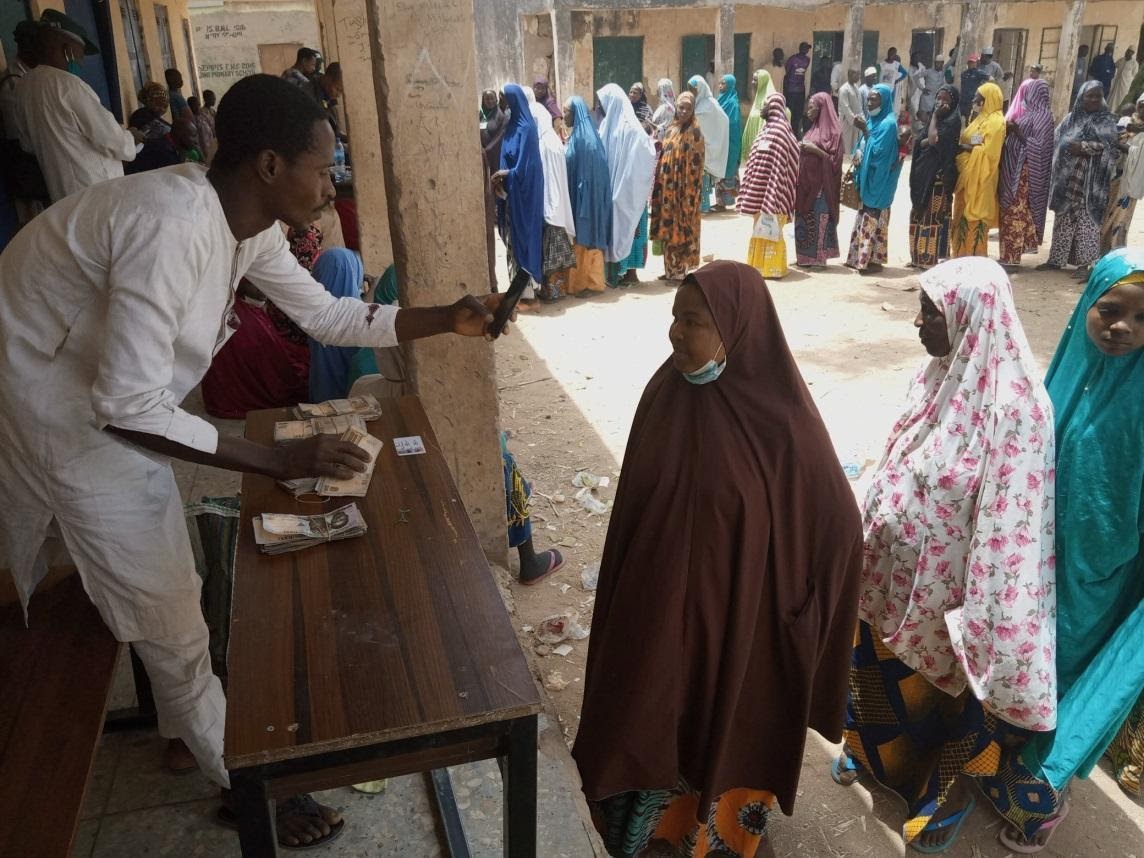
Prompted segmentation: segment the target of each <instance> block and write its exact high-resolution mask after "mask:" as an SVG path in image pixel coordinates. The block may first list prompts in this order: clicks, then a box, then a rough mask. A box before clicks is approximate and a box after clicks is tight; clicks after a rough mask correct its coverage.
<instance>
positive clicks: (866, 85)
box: [858, 66, 878, 116]
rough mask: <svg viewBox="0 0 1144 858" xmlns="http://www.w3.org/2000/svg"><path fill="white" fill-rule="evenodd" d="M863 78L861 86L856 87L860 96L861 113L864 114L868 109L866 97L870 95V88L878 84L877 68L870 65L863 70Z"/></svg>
mask: <svg viewBox="0 0 1144 858" xmlns="http://www.w3.org/2000/svg"><path fill="white" fill-rule="evenodd" d="M864 74H865V79H864V82H863V83H862V85H861V86H859V87H858V95H859V96H861V98H862V115H863V116H865V115H866V114H867V113H868V112H869V110H868V109H867V107H866V99H867V98H869V97H870V90H872V89H873V88H874V87H875V86H877V84H878V69H876V68H875V67H874V66H870V67H869V68H867V69H866V71H865V73H864Z"/></svg>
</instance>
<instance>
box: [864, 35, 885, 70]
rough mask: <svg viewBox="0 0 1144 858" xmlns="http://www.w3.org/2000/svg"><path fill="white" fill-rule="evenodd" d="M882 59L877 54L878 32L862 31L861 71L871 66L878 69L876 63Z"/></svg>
mask: <svg viewBox="0 0 1144 858" xmlns="http://www.w3.org/2000/svg"><path fill="white" fill-rule="evenodd" d="M880 59H882V57H881V56H880V55H879V54H878V31H877V30H864V31H863V32H862V69H863V71H865V70H866V69H868V68H870V66H873V67H874V68H878V61H879V60H880Z"/></svg>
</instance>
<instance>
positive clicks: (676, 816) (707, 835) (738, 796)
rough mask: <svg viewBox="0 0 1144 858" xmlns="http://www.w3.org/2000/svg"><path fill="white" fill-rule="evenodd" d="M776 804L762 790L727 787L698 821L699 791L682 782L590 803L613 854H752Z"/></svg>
mask: <svg viewBox="0 0 1144 858" xmlns="http://www.w3.org/2000/svg"><path fill="white" fill-rule="evenodd" d="M774 802H775V797H774V796H773V795H772V794H771V793H769V792H766V791H764V790H749V789H732V790H728V791H727V792H725V793H723V794H722V795H721V796H719V799H718V800H717V801H716V803H715V805H714V806H713V807H712V808H710V809H709V810H708V811H707V812H706V813H705V814H704V816H705V818H704V819H703V820H702V821H701V820H700V818H699V817H700V808H699V793H698V792H697V791H695V790H692V789H691V788H690V787H688V786H687V784H685V783H683V782H682V781H681V782H680V784H679V786H678V787H676V788H675V789H673V790H641V791H632V792H624V793H620V794H619V795H616V796H612V797H611V798H607V799H605V800H603V801H599V802H589V805H590V807H591V809H592V819H593V821H594V822H595V824H596V828H597V829H599V831H600V835H601V836H602V837H603V839H604V846H605V848H606V849H607V850H608V854H609V855H613V856H617V858H630V856H634V855H644V854H647V855H665V856H666V855H670V856H678V858H706V856H710V858H716V856H717V858H754V855H755V852H756V850H758V848H759V844H760V843H761V842H762V840H763V838H764V837H765V836H766V832H767V816H768V814H769V813H770V810H771V807H773V805H774ZM645 850H646V852H645Z"/></svg>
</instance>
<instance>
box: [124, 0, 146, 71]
mask: <svg viewBox="0 0 1144 858" xmlns="http://www.w3.org/2000/svg"><path fill="white" fill-rule="evenodd" d="M119 14H120V15H121V16H122V18H123V35H124V39H125V40H126V42H127V60H128V62H130V63H131V79H132V81H133V82H134V83H135V92H136V93H138V92H139V91H140V90H141V89H143V84H145V83H147V82H148V81H149V80H151V64H150V63H149V62H147V49H146V48H145V47H144V45H143V28H142V27H141V26H140V24H139V7H138V5H136V0H119Z"/></svg>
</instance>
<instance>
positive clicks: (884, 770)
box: [844, 622, 1061, 843]
mask: <svg viewBox="0 0 1144 858" xmlns="http://www.w3.org/2000/svg"><path fill="white" fill-rule="evenodd" d="M844 735H845V741H846V749H847V750H848V751H849V753H850V755H851V756H852V757H853V759H854V760H855V762H857V763H858V764H859V765H860V766H861V767H862V768H863V769H864V770H865V772H866V773H868V774H870V775H872V776H873V777H874V778H875V779H876V780H877V781H878V782H879V783H880V784H882V785H883V786H885V787H887V788H888V789H890V790H892V791H893V792H895V793H897V795H898V796H899V797H900V798H901V799H902V800H903V801H904V802H905V803H906V807H907V819H906V823H905V825H904V827H903V830H902V837H903V838H904V839H905V841H906V842H907V843H909V842H910V841H911V840H913V839H914V838H915V837H917V836H918V835H919V834H921V832H922V831H923V830H924V829H925V827H926V824H927V823H928V822H929V821H930V819H932V818H933V817H934V816H935V815H937V814H938V812H939V811H940V810H941V809H942V807H943V806H944V805H945V803H946V801H947V800H948V798H949V795H950V792H951V791H952V789H953V786H954V783H955V782H956V781H957V778H958V776H959V775H963V774H964V775H968V776H970V777H973V778H976V779H978V781H979V783H980V785H981V789H982V792H983V793H984V794H985V796H986V797H987V798H988V799H989V800H990V801H991V802H992V803H993V805H994V807H995V808H996V809H997V811H998V812H999V813H1000V814H1001V815H1002V816H1004V817H1005V818H1006V819H1007V820H1008V821H1009V822H1010V823H1011V824H1013V825H1014V826H1015V827H1016V828H1019V829H1020V830H1021V831H1023V832H1024V833H1025V836H1026V837H1032V835H1033V834H1034V833H1035V832H1036V830H1037V829H1038V828H1039V827H1040V826H1041V825H1042V824H1043V823H1045V822H1046V821H1048V820H1049V819H1051V818H1052V817H1053V816H1054V815H1056V813H1057V812H1058V810H1059V809H1060V799H1061V795H1060V794H1059V793H1057V792H1056V791H1055V790H1054V789H1053V788H1052V787H1051V786H1050V785H1049V784H1047V783H1045V782H1043V781H1040V780H1038V779H1037V778H1035V777H1034V776H1033V775H1032V774H1031V773H1030V772H1029V771H1028V770H1027V769H1025V768H1024V766H1022V765H1021V763H1020V759H1019V758H1020V750H1021V746H1022V745H1023V744H1024V742H1025V740H1026V739H1027V737H1028V736H1029V735H1030V734H1029V733H1028V731H1025V730H1020V729H1018V728H1016V727H1013V726H1012V725H1009V724H1007V723H1005V722H1004V721H1001V720H999V719H997V718H996V717H995V716H993V715H992V714H990V713H989V712H986V711H985V709H984V708H983V707H982V706H981V703H980V702H979V701H978V700H977V699H976V698H975V697H973V695H972V694H971V693H970V692H969V691H965V692H962V693H961V694H960V695H958V696H957V697H950V696H949V695H948V694H946V693H945V692H944V691H941V690H939V689H938V688H937V687H936V686H934V685H933V684H931V683H930V681H929V680H927V679H926V678H925V677H924V676H922V675H921V674H919V673H917V672H915V671H914V670H912V669H911V668H909V667H907V666H906V665H905V664H904V663H902V662H901V661H900V660H899V659H898V657H897V656H896V655H895V654H894V653H893V652H892V651H891V650H890V649H888V648H887V647H886V646H885V645H884V644H883V643H882V642H881V640H879V639H878V638H877V637H876V636H875V635H874V634H873V633H872V631H871V629H870V626H869V625H868V624H866V623H864V622H860V623H859V624H858V634H857V637H856V639H855V644H854V652H853V656H852V662H851V666H850V696H849V700H848V701H847V704H846V724H845V730H844Z"/></svg>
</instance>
